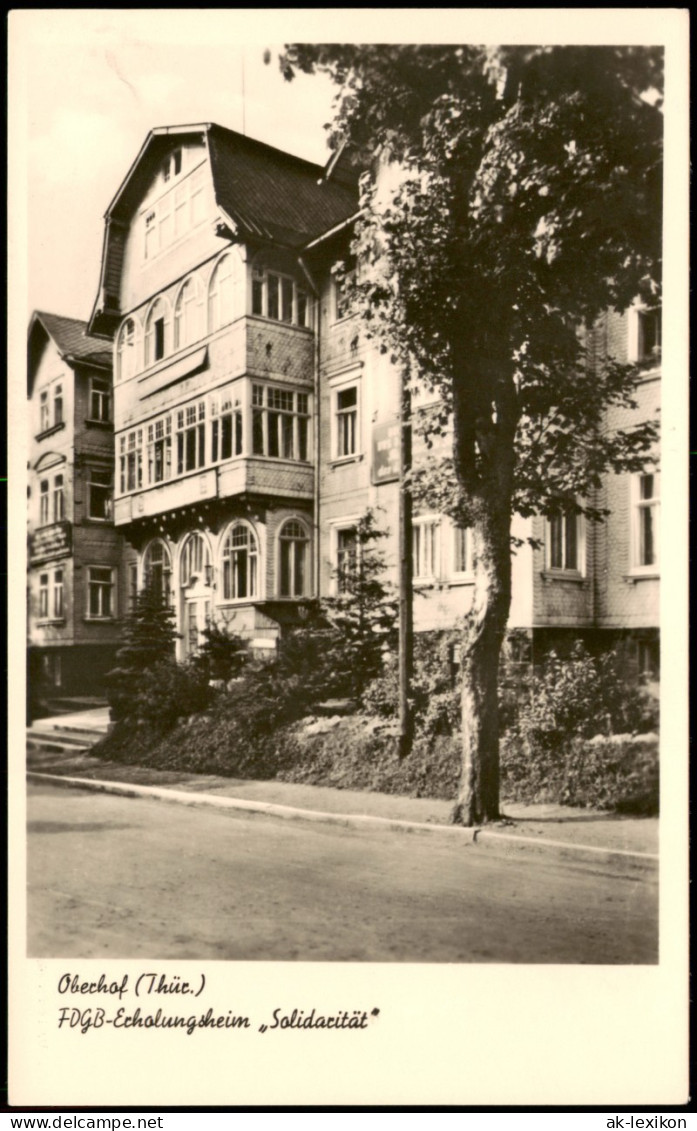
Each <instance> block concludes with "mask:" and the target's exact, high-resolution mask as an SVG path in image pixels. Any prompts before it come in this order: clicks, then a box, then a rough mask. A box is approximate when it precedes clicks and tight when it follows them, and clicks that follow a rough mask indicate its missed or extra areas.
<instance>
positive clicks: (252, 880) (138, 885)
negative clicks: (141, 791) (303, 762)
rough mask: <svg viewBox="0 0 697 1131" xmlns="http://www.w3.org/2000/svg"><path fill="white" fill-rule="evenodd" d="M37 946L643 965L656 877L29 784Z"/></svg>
mask: <svg viewBox="0 0 697 1131" xmlns="http://www.w3.org/2000/svg"><path fill="white" fill-rule="evenodd" d="M28 815H29V841H28V845H29V849H28V885H29V893H28V906H29V924H28V927H29V932H28V938H29V942H28V951H29V954H30V956H31V957H54V958H63V957H79V958H103V957H112V958H137V957H139V956H143V957H148V958H150V959H156V958H159V959H175V958H179V959H183V958H189V959H233V960H234V959H239V960H242V959H245V960H249V959H273V960H275V961H287V960H291V959H298V960H302V961H332V960H336V961H358V962H360V961H372V962H390V961H402V962H528V963H529V962H555V963H594V964H604V963H653V962H656V961H657V887H656V884H655V883H654V882H651V881H649V880H647V879H646V878H645V877H644V878H640V877H636V876H629V875H622V874H618V872H617V870H615V873H614V874H610V873H609V872H608V871H607V870H604V869H602V868H601V867H598V865H597V864H595V865H588V864H585V863H583V864H579V863H576V862H570V861H566V862H564V861H561V860H557V859H556V858H554V857H549V858H547V857H539V856H536V857H534V858H532V857H530V856H529V855H523V854H520V855H516V856H506V857H502V856H500V855H498V854H497V853H492V852H491V851H490V850H488V849H485V848H476V847H472V846H469V847H465V846H463V845H461V844H456V843H454V842H453V840H451V839H450V838H443V839H442V840H441V839H440V838H438V837H436V836H417V835H408V834H402V833H393V832H366V831H363V830H360V831H358V830H351V829H342V828H338V827H336V826H331V825H320V824H317V825H314V824H306V823H303V822H290V821H286V820H279V819H275V818H269V817H265V816H251V815H242V814H237V813H234V814H233V813H231V812H218V811H215V810H210V809H209V810H204V809H190V808H186V807H182V806H178V805H170V804H164V803H162V802H156V801H152V800H146V799H133V798H124V797H118V796H112V795H105V794H95V793H89V792H82V791H79V790H68V789H65V788H57V787H54V786H50V785H43V784H42V785H36V784H32V785H30V786H29V806H28Z"/></svg>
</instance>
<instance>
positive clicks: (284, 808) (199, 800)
mask: <svg viewBox="0 0 697 1131" xmlns="http://www.w3.org/2000/svg"><path fill="white" fill-rule="evenodd" d="M27 778H28V779H29V780H31V781H37V782H41V781H46V782H51V783H53V784H54V785H59V786H64V787H65V788H73V789H85V790H88V791H93V792H95V793H110V794H116V795H118V796H121V797H142V798H150V799H151V800H153V801H164V802H167V803H169V804H174V805H188V806H189V807H191V808H213V809H223V810H224V809H229V810H236V811H238V812H246V813H257V814H261V815H265V816H269V817H280V818H282V819H284V820H291V821H309V822H313V823H315V824H331V825H340V826H343V827H344V828H357V829H375V830H379V829H390V830H392V831H393V832H402V833H413V834H417V835H419V834H424V833H425V834H432V835H433V834H436V835H440V836H443V835H445V836H450V837H454V838H455V839H457V840H459V841H460V843H461V844H464V845H470V844H471V845H476V846H477V847H480V848H484V849H488V850H496V849H499V851H501V850H502V851H503V853H504V855H511V854H513V853H518V852H523V853H526V852H527V853H530V854H532V855H535V854H541V855H545V854H546V853H548V852H552V853H554V854H555V855H556V856H558V857H562V858H568V859H574V858H575V859H577V860H581V861H584V862H586V863H592V862H596V863H598V864H614V865H622V866H624V867H625V868H630V869H632V870H639V871H644V872H652V871H656V872H657V871H658V862H659V857H658V856H657V855H655V854H653V853H648V852H629V851H627V850H625V849H621V848H599V847H596V846H595V845H590V844H573V843H571V842H569V841H562V840H544V841H539V840H533V839H532V838H530V837H523V836H515V834H513V833H499V832H495V831H493V830H489V829H483V828H471V829H466V828H462V827H459V826H456V825H436V824H426V823H424V822H418V821H402V820H397V819H395V818H390V817H371V816H368V815H365V814H357V813H356V814H344V813H328V812H322V811H320V810H316V809H297V808H295V807H293V806H290V805H278V804H276V803H274V802H271V801H245V800H243V799H242V798H236V797H215V796H213V795H211V794H205V793H203V794H202V793H190V792H186V791H184V790H177V789H168V788H166V787H162V786H152V785H136V784H127V783H125V782H110V781H101V780H99V779H95V778H73V777H67V776H65V775H63V774H44V773H41V772H40V771H38V770H28V771H27Z"/></svg>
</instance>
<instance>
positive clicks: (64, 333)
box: [34, 310, 111, 365]
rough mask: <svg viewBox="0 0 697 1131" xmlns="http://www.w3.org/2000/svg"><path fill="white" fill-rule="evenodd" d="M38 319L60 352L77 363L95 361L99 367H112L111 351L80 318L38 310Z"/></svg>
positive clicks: (36, 315) (36, 316)
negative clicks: (94, 336)
mask: <svg viewBox="0 0 697 1131" xmlns="http://www.w3.org/2000/svg"><path fill="white" fill-rule="evenodd" d="M34 318H36V319H38V321H39V322H41V324H42V326H43V327H44V329H45V331H46V333H47V334H49V335H50V337H52V338H53V340H54V342H55V343H56V345H57V346H58V349H59V351H60V352H61V353H62V354H64V355H65V356H66V357H67V358H70V359H74V360H75V361H93V362H95V363H96V364H97V365H111V350H110V349H109V347H108V344H107V343H106V342H104V340H103V339H101V338H93V337H91V336H90V335H89V334H88V333H87V323H86V322H82V321H81V319H79V318H66V317H64V316H63V315H62V314H47V313H46V312H45V311H43V310H37V311H36V313H35V315H34Z"/></svg>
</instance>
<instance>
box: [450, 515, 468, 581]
mask: <svg viewBox="0 0 697 1131" xmlns="http://www.w3.org/2000/svg"><path fill="white" fill-rule="evenodd" d="M448 527H449V529H448V533H447V540H448V542H449V547H448V565H449V569H448V576H449V578H450V580H451V581H454V582H457V581H472V580H474V547H473V545H472V528H471V527H470V526H458V525H457V523H455V522H452V521H450V522H448ZM460 532H462V533H463V534H464V535H465V543H466V551H465V569H456V554H457V538H458V534H459V533H460Z"/></svg>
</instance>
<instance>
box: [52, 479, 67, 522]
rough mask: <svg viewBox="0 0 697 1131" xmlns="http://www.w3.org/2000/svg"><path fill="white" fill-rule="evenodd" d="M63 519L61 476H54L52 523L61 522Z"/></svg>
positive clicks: (63, 504)
mask: <svg viewBox="0 0 697 1131" xmlns="http://www.w3.org/2000/svg"><path fill="white" fill-rule="evenodd" d="M64 518H65V492H64V488H63V476H62V475H56V476H55V478H54V480H53V521H54V522H62V521H63V519H64Z"/></svg>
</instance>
